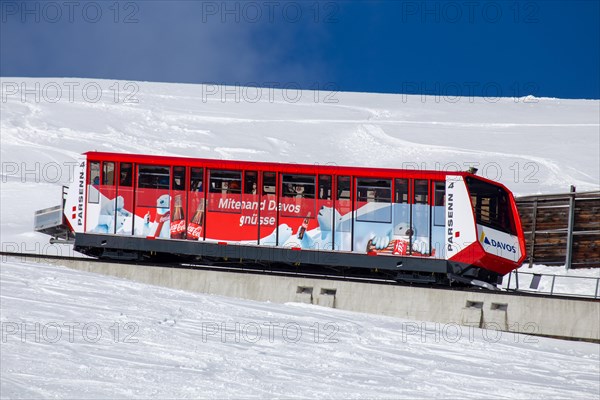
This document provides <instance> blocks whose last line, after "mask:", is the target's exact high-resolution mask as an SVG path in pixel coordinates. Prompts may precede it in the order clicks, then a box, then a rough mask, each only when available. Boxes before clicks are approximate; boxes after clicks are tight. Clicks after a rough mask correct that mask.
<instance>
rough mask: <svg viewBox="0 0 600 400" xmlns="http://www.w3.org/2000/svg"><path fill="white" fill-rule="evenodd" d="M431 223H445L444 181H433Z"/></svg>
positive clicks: (437, 224)
mask: <svg viewBox="0 0 600 400" xmlns="http://www.w3.org/2000/svg"><path fill="white" fill-rule="evenodd" d="M433 189H434V191H433V205H434V207H433V225H435V226H444V225H446V218H445V216H446V210H445V207H444V206H445V205H446V183H445V182H434V184H433Z"/></svg>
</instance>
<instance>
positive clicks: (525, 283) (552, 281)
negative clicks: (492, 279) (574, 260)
mask: <svg viewBox="0 0 600 400" xmlns="http://www.w3.org/2000/svg"><path fill="white" fill-rule="evenodd" d="M573 280H577V282H576V283H575V282H573ZM504 281H506V278H505V279H504ZM567 283H568V284H567ZM502 287H503V288H504V289H506V290H507V291H514V292H527V293H539V294H547V295H551V296H552V295H556V296H570V297H587V298H594V299H598V298H600V277H599V278H594V277H587V276H575V275H554V274H542V273H536V272H519V271H518V270H514V271H511V272H510V274H508V281H507V283H506V285H504V283H503V284H502ZM574 287H575V290H574V289H573V288H574Z"/></svg>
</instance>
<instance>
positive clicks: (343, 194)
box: [337, 176, 350, 200]
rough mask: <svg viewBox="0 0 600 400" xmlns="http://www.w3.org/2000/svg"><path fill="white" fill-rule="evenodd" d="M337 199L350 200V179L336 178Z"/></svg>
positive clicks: (344, 177) (347, 177)
mask: <svg viewBox="0 0 600 400" xmlns="http://www.w3.org/2000/svg"><path fill="white" fill-rule="evenodd" d="M337 199H338V200H350V177H349V176H338V178H337Z"/></svg>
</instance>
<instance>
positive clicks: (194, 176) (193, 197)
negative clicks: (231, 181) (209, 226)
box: [184, 167, 206, 240]
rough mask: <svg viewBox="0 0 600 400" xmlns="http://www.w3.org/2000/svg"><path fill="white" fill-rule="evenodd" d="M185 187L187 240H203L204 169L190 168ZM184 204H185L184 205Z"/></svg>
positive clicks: (204, 209) (204, 207)
mask: <svg viewBox="0 0 600 400" xmlns="http://www.w3.org/2000/svg"><path fill="white" fill-rule="evenodd" d="M189 178H190V179H189V185H188V187H187V189H188V193H187V205H186V208H185V209H186V213H185V215H186V219H187V233H186V239H187V240H204V220H205V218H204V216H205V211H206V203H205V200H204V193H205V191H204V184H203V183H204V169H203V168H197V167H192V168H190V174H189ZM184 204H185V203H184Z"/></svg>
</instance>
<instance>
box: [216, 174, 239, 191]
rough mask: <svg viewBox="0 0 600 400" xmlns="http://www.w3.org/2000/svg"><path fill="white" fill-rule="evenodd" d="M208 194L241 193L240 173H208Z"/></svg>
mask: <svg viewBox="0 0 600 400" xmlns="http://www.w3.org/2000/svg"><path fill="white" fill-rule="evenodd" d="M209 191H210V193H222V194H226V193H232V194H240V193H242V173H241V171H210V190H209Z"/></svg>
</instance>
